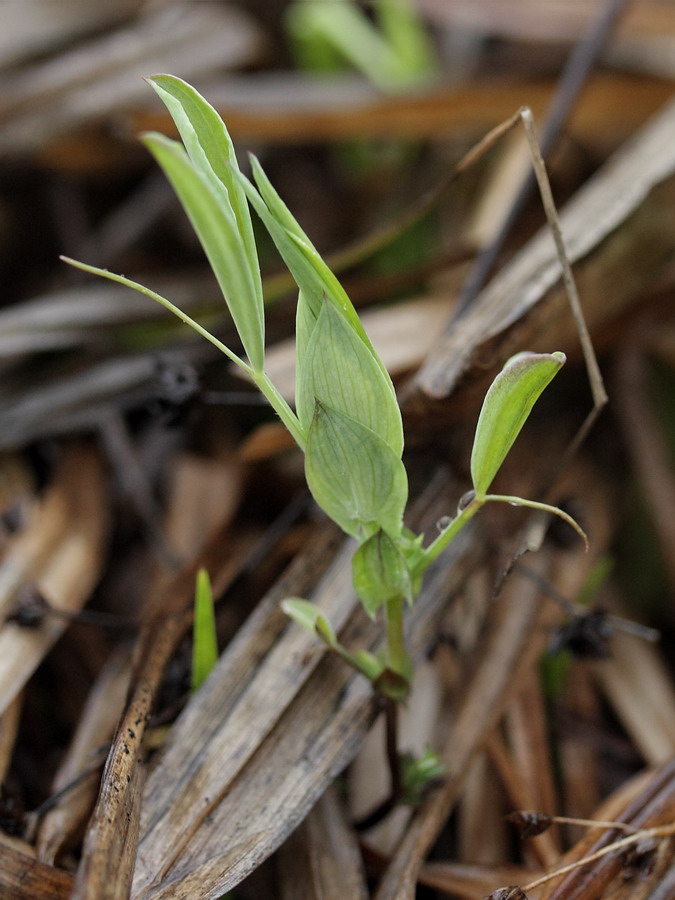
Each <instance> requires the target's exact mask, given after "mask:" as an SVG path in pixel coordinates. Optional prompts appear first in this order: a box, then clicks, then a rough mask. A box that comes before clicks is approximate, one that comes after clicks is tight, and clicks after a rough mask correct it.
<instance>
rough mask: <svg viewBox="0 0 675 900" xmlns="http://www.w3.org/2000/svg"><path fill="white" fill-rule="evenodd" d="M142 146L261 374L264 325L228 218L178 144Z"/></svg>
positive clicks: (159, 139)
mask: <svg viewBox="0 0 675 900" xmlns="http://www.w3.org/2000/svg"><path fill="white" fill-rule="evenodd" d="M143 141H144V143H145V145H146V146H147V147H148V149H149V150H150V151H151V153H152V154H153V156H154V157H155V159H156V160H157V162H158V163H159V165H160V166H161V167H162V169H163V170H164V173H165V175H166V176H167V178H168V179H169V181H170V182H171V185H172V186H173V189H174V190H175V192H176V195H177V196H178V199H179V200H180V202H181V204H182V206H183V208H184V210H185V212H186V214H187V216H188V218H189V219H190V222H191V224H192V227H193V228H194V230H195V232H196V234H197V236H198V237H199V240H200V242H201V245H202V247H203V248H204V252H205V253H206V256H207V258H208V260H209V264H210V265H211V268H212V269H213V272H214V274H215V276H216V279H217V280H218V284H219V285H220V288H221V290H222V292H223V295H224V297H225V300H226V302H227V306H228V309H229V310H230V313H231V315H232V318H233V320H234V323H235V326H236V328H237V331H238V333H239V337H240V338H241V342H242V344H243V346H244V350H245V351H246V355H247V356H248V358H249V361H250V363H251V366H252V367H253V369H254V370H255V371H257V372H260V371H262V368H263V358H264V340H265V339H264V323H263V320H262V318H261V310H260V308H259V306H258V304H257V301H256V287H255V283H254V279H253V276H252V274H251V271H250V268H249V265H248V261H247V257H246V250H245V248H244V244H243V241H242V237H241V235H240V233H239V229H238V225H237V221H236V219H235V216H234V213H233V212H232V210H231V209H230V210H227V209H225V208H224V207H223V206H222V204H221V203H220V202H219V200H218V199H217V197H216V194H215V193H214V191H213V189H212V184H211V183H210V182H209V180H207V179H206V178H205V177H204V176H203V175H202V174H201V173H200V172H199V171H198V170H197V169H195V168H194V167H193V165H192V164H191V162H190V160H189V158H188V156H187V154H186V152H185V150H184V149H183V147H182V145H181V144H179V143H178V142H177V141H172V140H170V139H169V138H166V137H164V136H163V135H161V134H149V135H145V136H144V138H143Z"/></svg>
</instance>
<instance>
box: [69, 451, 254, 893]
mask: <svg viewBox="0 0 675 900" xmlns="http://www.w3.org/2000/svg"><path fill="white" fill-rule="evenodd" d="M176 469H177V471H176V473H175V476H176V477H175V481H174V483H173V492H172V496H171V498H170V505H169V510H168V513H167V522H168V526H169V529H170V535H171V537H172V538H173V539H174V540H175V541H176V547H177V549H178V550H179V551H181V552H182V553H183V554H184V555H185V556H186V557H187V558H189V559H190V560H191V564H190V566H188V567H187V568H185V569H183V570H181V571H180V572H179V573H178V574H177V575H175V574H174V575H173V576H172V577H169V576H167V574H166V573H165V572H164V571H162V570H160V571H158V573H157V574H156V576H155V578H154V584H153V585H152V586H149V590H148V598H147V601H146V605H145V609H144V610H143V611H142V618H143V619H144V621H145V627H144V629H143V631H142V632H141V635H140V638H139V643H138V645H137V647H136V651H135V665H134V668H133V671H132V673H131V690H130V697H129V700H128V703H127V705H126V707H125V708H123V713H122V718H121V721H120V722H119V723H117V730H116V732H115V735H114V738H113V742H112V747H111V749H110V752H109V754H108V759H107V762H106V767H105V771H104V773H103V778H102V782H101V788H100V792H99V796H98V800H97V803H96V808H95V810H94V813H93V816H92V819H91V822H90V824H89V827H88V830H87V835H86V840H85V844H84V848H83V853H82V861H81V864H80V867H79V869H78V873H77V879H76V888H75V891H74V893H73V898H77V900H84V898H90V900H94V898H100V897H102V896H106V897H110V898H111V900H112V898H117V897H119V898H120V900H121V898H126V897H128V895H129V887H130V884H131V877H132V873H133V869H134V866H135V860H136V853H137V842H138V833H139V818H140V808H141V797H142V786H143V781H144V777H145V768H144V764H143V763H144V754H143V750H142V741H143V737H144V734H145V730H146V727H147V723H148V721H149V718H150V713H151V711H152V708H153V703H154V700H155V695H156V691H157V689H158V687H159V685H160V683H161V679H162V676H163V673H164V668H165V666H166V663H167V661H168V659H169V657H170V655H171V654H172V653H173V652H174V650H175V648H176V645H177V643H178V641H179V640H180V639H181V638H182V637H183V635H184V634H185V632H186V630H187V628H188V627H189V625H190V623H191V618H192V606H193V602H194V583H195V573H196V570H197V568H198V567H199V566H200V565H204V566H205V567H207V568H208V570H209V571H210V572H211V573H212V575H213V582H214V586H215V587H216V588H217V589H218V588H220V587H221V586H222V585H223V584H226V583H227V582H228V580H231V579H232V578H233V577H234V574H235V573H236V571H238V569H239V565H240V562H239V556H238V553H241V552H242V550H244V549H245V547H246V544H245V541H244V540H243V539H240V541H239V542H237V541H233V540H231V541H230V549H231V551H232V555H231V557H229V558H228V556H227V555H224V554H223V550H222V548H223V546H227V543H226V541H225V540H224V532H225V531H226V529H227V527H228V526H229V525H230V523H231V520H232V518H233V516H234V513H235V511H236V507H237V503H238V500H239V497H240V492H241V477H242V473H241V469H240V467H239V465H238V464H237V463H236V461H234V460H232V459H230V461H229V463H227V462H225V461H223V462H221V463H218V462H216V461H208V462H207V461H204V462H203V463H202V462H201V461H199V460H197V459H191V458H190V457H187V456H184V457H182V458H180V459H179V461H178V463H177V466H176ZM52 836H53V832H52Z"/></svg>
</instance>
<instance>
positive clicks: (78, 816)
mask: <svg viewBox="0 0 675 900" xmlns="http://www.w3.org/2000/svg"><path fill="white" fill-rule="evenodd" d="M130 663H131V656H130V651H129V648H128V647H125V646H122V647H120V648H119V649H118V651H117V652H115V653H113V655H112V656H111V657H110V659H109V661H108V663H107V664H106V666H105V667H104V668H103V671H102V672H101V674H100V675H99V677H98V678H97V680H96V682H95V683H94V686H93V688H92V690H91V692H90V694H89V697H88V699H87V703H86V706H85V708H84V709H83V711H82V714H81V716H80V719H79V721H78V725H77V730H76V732H75V734H74V736H73V739H72V741H71V744H70V747H69V748H68V752H67V753H66V755H65V756H64V758H63V760H62V761H61V764H60V766H59V768H58V771H57V773H56V775H55V777H54V781H53V783H52V794H53V795H57V796H58V795H59V794H61V796H60V797H59V799H58V801H57V803H56V805H55V806H53V807H52V808H50V809H49V811H48V812H47V813H46V814H45V815H44V817H43V818H42V820H41V822H40V824H39V828H38V833H37V841H36V849H37V854H38V858H39V859H40V860H41V861H42V862H46V863H49V864H50V865H53V864H54V861H55V860H56V859H57V857H58V856H59V854H61V853H62V852H63V851H64V850H67V849H69V848H70V847H71V846H72V845H74V843H75V842H76V841H77V840H78V839H79V838H80V837H81V834H82V831H83V829H84V826H85V824H86V821H87V818H88V816H89V815H90V814H91V811H92V809H93V806H94V802H95V800H96V794H97V791H98V785H99V777H100V770H101V765H102V763H103V757H102V755H101V749H102V748H103V751H104V753H105V749H106V748H107V745H108V744H109V742H110V739H111V737H112V735H113V734H114V732H115V729H116V727H117V723H118V720H119V717H120V714H121V712H122V709H123V708H124V700H125V697H126V693H127V690H128V688H129V678H130V675H131V665H130Z"/></svg>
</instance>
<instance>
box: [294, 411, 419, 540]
mask: <svg viewBox="0 0 675 900" xmlns="http://www.w3.org/2000/svg"><path fill="white" fill-rule="evenodd" d="M305 477H306V479H307V484H308V485H309V489H310V490H311V492H312V494H313V496H314V499H315V500H316V502H317V503H318V504H319V506H320V507H321V508H322V509H323V510H324V511H325V512H326V513H327V514H328V515H329V516H330V517H331V519H333V521H335V522H337V524H338V525H339V526H340V527H341V528H342V530H343V531H345V532H346V533H347V534H351V535H354V536H355V537H360V538H364V537H366V538H367V537H369V536H370V535H371V534H373V533H374V532H375V531H377V529H378V528H382V529H384V530H385V531H387V532H388V533H389V534H390V535H392V536H396V535H397V534H400V532H401V527H402V517H403V510H404V508H405V503H406V500H407V497H408V481H407V477H406V472H405V468H404V466H403V463H402V462H401V460H400V458H399V457H398V456H397V455H396V453H394V451H393V450H392V449H391V447H390V446H389V445H388V444H387V443H385V441H383V440H382V438H381V437H379V436H378V435H377V434H375V432H373V431H371V429H370V428H367V427H366V426H365V425H362V424H361V423H360V422H357V421H355V420H354V419H352V418H350V417H349V416H347V415H344V414H343V413H341V412H338V411H337V410H334V409H331V408H330V407H329V406H324V405H323V404H321V403H319V402H317V404H316V410H315V413H314V418H313V419H312V424H311V426H310V428H309V432H308V435H307V448H306V452H305Z"/></svg>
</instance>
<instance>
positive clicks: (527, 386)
mask: <svg viewBox="0 0 675 900" xmlns="http://www.w3.org/2000/svg"><path fill="white" fill-rule="evenodd" d="M564 362H565V354H564V353H559V352H558V353H518V354H517V355H516V356H513V357H511V359H509V360H508V361H507V362H506V364H505V365H504V368H503V369H502V371H501V372H500V373H499V375H497V377H496V378H495V380H494V381H493V382H492V384H491V385H490V388H489V390H488V392H487V394H486V395H485V400H484V401H483V407H482V409H481V411H480V416H479V418H478V424H477V426H476V436H475V438H474V442H473V449H472V452H471V478H472V480H473V487H474V490H475V492H476V497H477V498H478V499H479V500H480V499H483V498H484V497H485V495H486V493H487V491H488V489H489V487H490V485H491V484H492V481H493V479H494V477H495V475H496V474H497V472H498V470H499V468H500V466H501V465H502V463H503V462H504V459H505V458H506V455H507V454H508V452H509V450H510V449H511V447H512V446H513V442H514V441H515V439H516V438H517V437H518V434H519V433H520V430H521V428H522V427H523V425H524V424H525V422H526V420H527V417H528V416H529V414H530V412H531V410H532V407H533V406H534V404H535V402H536V401H537V398H538V397H539V396H540V394H541V393H542V391H543V390H544V388H545V387H546V386H547V385H548V384H549V382H550V381H551V380H552V378H553V377H554V376H555V375H556V374H557V372H558V371H559V370H560V367H561V366H562V365H563V363H564Z"/></svg>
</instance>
